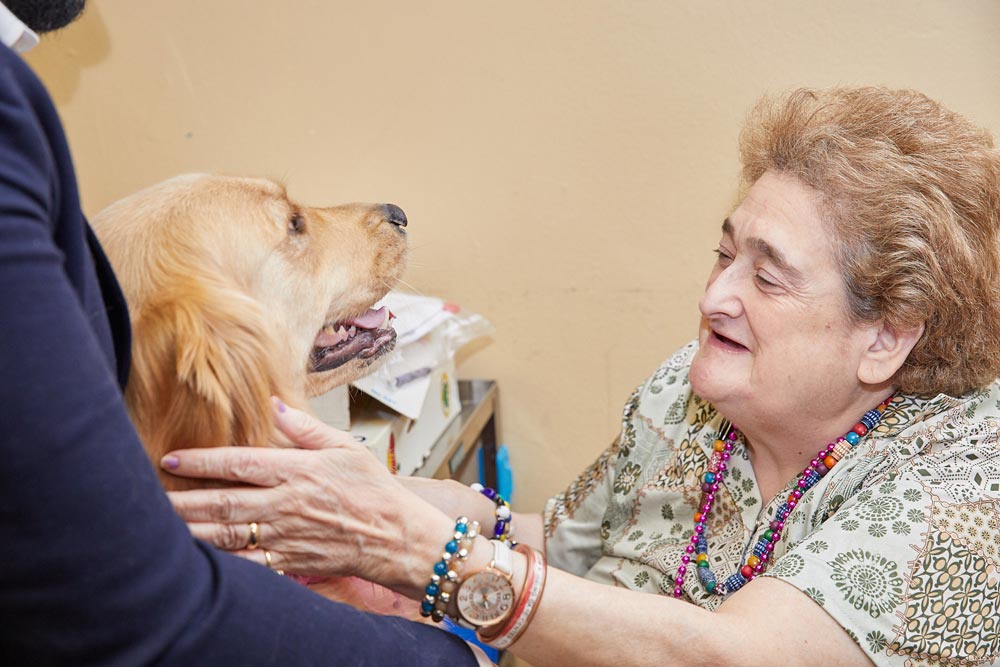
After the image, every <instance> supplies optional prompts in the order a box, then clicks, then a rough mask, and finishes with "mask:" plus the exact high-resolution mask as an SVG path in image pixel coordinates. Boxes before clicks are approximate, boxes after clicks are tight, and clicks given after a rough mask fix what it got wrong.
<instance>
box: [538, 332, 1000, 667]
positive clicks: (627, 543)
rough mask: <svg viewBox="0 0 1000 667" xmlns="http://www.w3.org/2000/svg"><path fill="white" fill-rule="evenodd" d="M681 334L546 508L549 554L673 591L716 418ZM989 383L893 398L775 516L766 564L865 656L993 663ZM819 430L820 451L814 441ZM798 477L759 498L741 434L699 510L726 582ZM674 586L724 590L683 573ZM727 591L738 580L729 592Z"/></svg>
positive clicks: (996, 403) (607, 577) (994, 413)
mask: <svg viewBox="0 0 1000 667" xmlns="http://www.w3.org/2000/svg"><path fill="white" fill-rule="evenodd" d="M696 350H697V344H696V343H691V344H689V345H687V346H686V347H684V348H682V349H681V350H680V351H679V352H677V353H676V354H675V355H674V356H673V357H672V358H670V359H669V360H667V361H666V362H665V363H664V364H663V365H662V366H661V367H660V368H659V369H658V370H657V371H656V372H655V373H654V374H653V375H652V376H651V377H650V378H649V379H648V380H647V381H646V382H645V383H644V384H643V385H642V386H641V387H639V389H638V390H636V392H635V393H634V394H633V395H632V398H631V399H630V400H629V402H628V404H627V405H626V406H625V413H624V416H623V419H622V435H621V437H620V438H619V439H618V441H617V442H616V443H614V444H613V445H612V446H611V447H610V448H608V450H607V451H605V452H604V453H603V454H602V455H601V456H600V457H599V458H598V459H597V461H596V462H594V464H593V465H591V466H590V467H589V468H587V469H586V470H585V471H584V472H583V473H582V474H581V475H580V476H579V477H578V478H577V479H576V480H575V481H574V482H573V483H572V484H571V485H570V487H569V488H568V489H567V490H566V491H565V492H563V493H561V494H559V495H557V496H555V497H553V498H551V499H550V500H549V501H548V503H547V504H546V507H545V535H546V554H547V556H548V558H549V561H550V563H551V564H552V565H554V566H556V567H559V568H561V569H564V570H567V571H569V572H572V573H574V574H577V575H580V576H584V577H586V578H588V579H592V580H594V581H598V582H602V583H607V584H613V585H616V586H623V587H625V588H630V589H634V590H637V591H645V592H649V593H659V594H662V595H670V594H672V593H673V590H674V578H675V576H676V573H677V566H678V565H680V558H681V555H682V551H683V549H684V547H685V546H686V545H687V543H688V538H689V537H690V534H691V530H692V527H693V525H694V513H695V512H696V511H697V503H698V500H699V498H700V495H701V490H700V480H699V479H698V477H699V476H700V475H701V474H703V473H704V471H705V470H706V466H707V463H708V458H709V455H710V453H711V451H712V444H713V442H714V440H715V438H716V434H717V431H718V429H719V427H720V425H721V422H722V418H721V416H720V415H719V414H718V413H717V412H716V411H715V408H714V407H712V406H711V405H710V404H708V403H707V402H705V401H703V400H701V399H699V398H698V397H697V396H695V395H694V394H692V392H691V386H690V384H689V382H688V369H689V366H690V363H691V359H692V357H693V356H694V353H695V351H696ZM998 434H1000V381H998V382H996V383H994V384H992V385H990V386H989V387H987V388H986V389H985V390H983V391H979V392H975V393H973V394H969V395H967V396H963V397H962V398H953V397H951V396H946V395H943V394H942V395H939V396H937V397H935V398H933V399H918V398H914V397H910V396H897V397H896V398H895V400H894V401H893V403H892V404H891V405H890V406H889V407H888V408H887V409H886V411H885V413H884V416H883V419H882V422H881V423H880V424H879V425H878V426H877V427H876V428H875V429H874V430H873V431H872V432H870V433H869V434H868V435H867V436H865V437H864V438H862V439H861V441H860V442H859V443H858V444H857V446H855V447H854V449H853V450H851V451H850V452H849V453H848V454H847V455H846V456H845V457H844V458H843V459H842V460H841V461H840V462H839V463H838V464H837V465H836V467H834V468H833V469H832V470H831V471H830V472H829V474H827V475H826V476H825V477H823V478H822V479H821V480H820V481H819V482H818V483H817V484H816V485H815V486H814V487H813V488H812V489H810V490H809V491H808V492H807V493H806V494H805V495H803V497H802V499H801V500H800V501H799V503H798V505H797V506H796V508H795V509H794V511H793V512H792V513H791V514H790V515H789V516H788V518H787V520H786V521H785V528H784V531H783V534H782V539H781V541H780V542H778V543H777V544H776V545H775V547H776V548H775V551H774V553H773V555H772V559H771V566H770V567H769V569H768V570H767V572H766V576H771V577H777V578H780V579H783V580H785V581H787V582H788V583H790V584H792V585H793V586H795V587H796V588H798V589H799V590H801V591H802V592H803V593H805V594H806V595H808V596H809V597H810V598H811V599H812V600H814V601H815V602H816V603H817V604H819V605H821V606H822V607H823V608H824V609H825V610H826V611H827V612H828V613H829V614H830V615H831V616H832V617H833V618H834V619H836V620H837V622H838V623H839V624H840V625H841V626H842V627H843V628H844V629H845V630H846V631H847V633H848V634H850V635H851V637H852V638H853V639H854V640H855V641H856V642H857V643H858V644H859V645H860V646H861V648H862V649H864V651H865V652H866V653H867V654H868V656H869V657H870V658H871V659H872V660H873V661H874V662H875V664H877V665H897V666H904V665H905V666H906V667H916V666H918V665H931V664H933V665H981V664H994V662H997V661H1000V581H998V580H1000V444H998ZM820 444H822V443H818V444H817V449H818V448H819V445H820ZM793 484H794V480H790V481H789V485H788V486H787V487H786V489H785V490H784V491H783V492H781V493H778V494H777V496H776V497H775V499H773V500H770V501H769V502H768V503H767V504H766V505H765V504H764V502H763V501H762V499H761V497H760V494H759V492H758V490H757V485H756V483H755V479H754V473H753V469H752V468H751V466H750V461H749V459H748V458H747V453H746V450H745V448H744V446H743V444H742V443H741V442H737V444H736V446H735V448H734V449H733V451H732V458H731V459H730V461H729V471H728V473H727V476H726V479H725V482H724V485H723V488H721V489H720V490H719V492H718V493H717V494H716V500H715V503H714V504H713V508H712V513H711V515H710V517H709V520H708V525H707V536H708V546H709V549H708V556H709V562H710V567H711V569H712V571H713V572H715V573H716V575H717V576H718V577H719V580H720V581H722V580H723V579H725V578H726V577H728V576H729V575H730V574H732V573H733V572H735V571H736V570H737V568H738V566H739V565H741V564H742V563H744V562H745V561H746V550H747V548H748V545H750V546H752V545H753V544H754V543H756V541H757V540H758V538H759V535H760V533H762V532H763V531H765V530H767V528H768V527H769V523H770V522H771V520H772V519H773V518H774V514H775V511H776V509H777V507H778V506H779V505H780V504H781V502H782V501H783V500H784V497H785V496H787V495H788V493H789V492H790V491H791V490H792V486H793ZM682 588H683V591H684V595H685V598H686V599H687V600H689V601H690V602H693V603H695V604H698V605H700V606H702V607H704V608H706V609H714V608H715V607H717V606H718V605H719V604H720V603H721V602H722V600H723V599H724V598H721V597H719V596H717V595H712V594H708V593H706V592H705V591H704V590H703V589H702V586H701V584H700V582H699V581H698V578H697V577H694V576H688V577H685V581H684V584H683V586H682ZM733 594H734V595H735V594H736V593H733Z"/></svg>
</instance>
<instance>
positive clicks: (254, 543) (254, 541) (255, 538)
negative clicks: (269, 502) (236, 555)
mask: <svg viewBox="0 0 1000 667" xmlns="http://www.w3.org/2000/svg"><path fill="white" fill-rule="evenodd" d="M259 545H260V526H258V525H257V522H256V521H253V522H251V523H250V538H249V539H248V540H247V549H251V550H253V549H256V548H257V547H258V546H259Z"/></svg>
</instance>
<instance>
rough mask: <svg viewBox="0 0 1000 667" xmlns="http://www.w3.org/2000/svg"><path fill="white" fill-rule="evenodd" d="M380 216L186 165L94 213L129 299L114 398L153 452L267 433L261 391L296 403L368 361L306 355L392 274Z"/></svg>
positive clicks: (402, 245) (389, 233)
mask: <svg viewBox="0 0 1000 667" xmlns="http://www.w3.org/2000/svg"><path fill="white" fill-rule="evenodd" d="M397 210H398V209H397ZM388 215H389V209H388V208H387V207H386V206H383V205H367V204H349V205H344V206H336V207H330V208H314V207H307V206H302V205H300V204H298V203H296V202H294V201H292V200H290V199H289V198H288V195H287V193H286V192H285V188H284V187H283V186H281V185H280V184H278V183H275V182H273V181H270V180H265V179H251V178H235V177H226V176H210V175H187V176H179V177H176V178H173V179H171V180H168V181H165V182H163V183H160V184H158V185H154V186H152V187H150V188H147V189H145V190H143V191H141V192H138V193H136V194H134V195H132V196H130V197H127V198H125V199H123V200H121V201H119V202H117V203H115V204H112V205H111V206H109V207H108V208H106V209H104V210H103V211H101V212H100V213H99V214H98V215H97V216H96V217H95V218H94V220H93V226H94V229H95V230H96V232H97V235H98V237H99V238H100V241H101V244H102V245H103V246H104V249H105V251H106V252H107V254H108V257H109V259H110V260H111V263H112V265H113V267H114V269H115V272H116V273H117V275H118V278H119V281H120V283H121V285H122V289H123V290H124V292H125V297H126V300H127V302H128V304H129V314H130V316H131V319H132V330H133V339H132V370H131V375H130V377H129V382H128V388H127V391H126V394H125V399H126V402H127V405H128V408H129V411H130V413H131V415H132V418H133V420H134V422H135V425H136V428H137V429H138V432H139V435H140V437H141V438H142V441H143V444H144V445H145V447H146V449H147V451H148V453H149V455H150V458H151V459H152V460H153V461H154V462H158V461H159V459H160V458H161V457H162V456H163V454H165V453H166V452H168V451H171V450H173V449H178V448H182V447H192V446H198V447H211V446H220V445H230V444H238V445H256V446H260V445H266V444H269V443H272V442H278V443H279V444H281V442H282V440H281V438H280V436H279V434H278V433H277V431H276V430H275V429H274V425H273V420H272V418H271V409H270V406H269V402H268V401H269V397H270V396H272V395H275V396H279V397H281V398H282V399H283V400H284V401H285V402H286V403H288V404H289V405H292V406H295V407H298V408H306V407H307V406H306V399H307V398H308V397H310V396H314V395H318V394H321V393H323V392H325V391H328V390H329V389H331V388H332V387H334V386H336V385H341V384H345V383H348V382H350V381H351V380H353V379H355V378H357V377H359V376H361V375H363V374H365V373H366V372H368V371H369V370H370V368H371V366H372V364H373V363H375V362H376V358H377V357H373V358H370V359H358V358H355V359H353V360H352V361H350V362H348V363H346V364H344V365H343V366H340V367H339V368H336V369H334V370H329V371H324V372H310V368H309V364H310V361H309V360H310V354H311V351H312V347H313V342H314V339H315V338H316V336H317V334H318V333H319V332H320V330H321V329H322V328H323V326H324V324H329V323H331V322H335V321H343V320H346V319H350V318H352V317H355V316H358V315H360V314H362V313H364V312H365V311H366V310H367V309H368V308H369V306H371V305H372V304H373V303H374V302H375V301H377V300H378V299H379V298H381V297H382V296H383V295H384V294H385V292H386V291H387V290H388V289H389V287H390V286H391V285H392V284H393V283H394V281H395V280H396V279H397V277H398V276H399V274H400V273H401V271H402V269H403V266H404V259H405V254H406V241H405V234H404V233H403V232H402V230H401V229H400V228H399V227H398V226H397V225H395V224H391V223H390V221H389V218H388V217H387V216H388ZM388 348H389V349H391V345H389V346H388ZM384 351H387V350H383V352H384ZM378 356H381V355H378ZM160 479H161V481H162V482H163V484H164V486H165V487H167V488H168V489H181V488H191V487H193V486H201V485H202V484H201V483H198V482H191V481H186V480H182V479H181V478H177V477H173V476H171V475H168V474H165V473H161V474H160Z"/></svg>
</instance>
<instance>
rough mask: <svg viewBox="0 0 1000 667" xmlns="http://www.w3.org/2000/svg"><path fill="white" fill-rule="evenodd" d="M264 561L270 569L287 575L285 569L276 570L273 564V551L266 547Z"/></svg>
mask: <svg viewBox="0 0 1000 667" xmlns="http://www.w3.org/2000/svg"><path fill="white" fill-rule="evenodd" d="M264 562H265V563H267V567H268V569H269V570H273V571H274V573H275V574H278V575H280V576H282V577H283V576H285V571H284V570H280V569H278V570H275V569H274V567H273V566H272V565H271V552H270V551H268V550H267V549H264Z"/></svg>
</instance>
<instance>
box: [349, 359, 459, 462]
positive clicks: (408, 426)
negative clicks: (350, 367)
mask: <svg viewBox="0 0 1000 667" xmlns="http://www.w3.org/2000/svg"><path fill="white" fill-rule="evenodd" d="M354 386H355V387H357V388H358V389H360V390H361V391H362V392H364V394H366V395H367V396H368V397H370V399H374V400H358V401H355V402H354V404H353V405H352V406H351V433H353V434H355V435H360V436H363V437H364V438H365V444H366V445H367V446H368V447H369V448H371V449H372V451H374V452H375V454H376V456H378V457H379V458H380V459H381V460H384V461H387V465H389V469H390V470H391V469H392V466H391V464H389V462H390V461H392V460H395V463H396V470H397V472H398V473H399V474H400V475H412V474H413V473H414V472H415V471H416V470H417V469H418V468H420V466H421V465H423V463H424V460H425V459H426V458H427V456H428V455H429V454H430V450H431V448H432V447H433V446H434V443H436V442H437V440H438V438H439V437H441V434H442V433H444V431H445V429H446V428H447V427H448V425H449V424H451V423H452V422H453V421H454V420H455V418H456V417H458V415H459V413H460V412H461V411H462V403H461V400H460V399H459V396H458V379H457V378H456V377H455V364H454V361H448V362H446V363H443V364H440V365H438V366H435V367H434V368H433V369H431V370H430V372H428V373H426V374H425V375H423V377H420V378H418V379H416V380H413V381H411V382H408V383H406V384H404V385H403V386H401V387H394V386H391V385H390V384H389V383H387V382H386V381H385V379H384V378H379V377H378V376H375V377H371V378H364V380H362V381H359V382H356V383H355V385H354ZM386 429H388V434H389V436H390V437H387V436H386V433H387V430H386Z"/></svg>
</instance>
